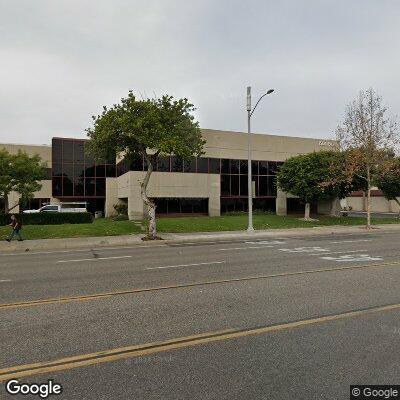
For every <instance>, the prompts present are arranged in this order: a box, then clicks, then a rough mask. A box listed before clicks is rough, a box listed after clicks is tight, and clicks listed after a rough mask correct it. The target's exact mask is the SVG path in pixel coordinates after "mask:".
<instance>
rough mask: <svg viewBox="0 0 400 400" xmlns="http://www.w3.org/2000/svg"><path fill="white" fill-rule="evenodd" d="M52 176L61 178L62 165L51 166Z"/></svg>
mask: <svg viewBox="0 0 400 400" xmlns="http://www.w3.org/2000/svg"><path fill="white" fill-rule="evenodd" d="M52 173H53V176H62V164H59V163H57V164H53V171H52Z"/></svg>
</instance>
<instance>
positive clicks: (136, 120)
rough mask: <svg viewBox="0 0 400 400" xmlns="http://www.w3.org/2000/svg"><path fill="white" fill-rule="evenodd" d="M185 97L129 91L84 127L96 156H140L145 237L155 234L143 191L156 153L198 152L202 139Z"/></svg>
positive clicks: (183, 154) (152, 214) (152, 209)
mask: <svg viewBox="0 0 400 400" xmlns="http://www.w3.org/2000/svg"><path fill="white" fill-rule="evenodd" d="M194 110H195V108H194V106H193V104H191V103H189V101H188V100H187V99H179V100H174V98H173V97H171V96H167V95H165V96H163V97H161V98H158V99H145V100H138V99H136V97H135V96H134V94H133V93H132V92H131V91H130V92H129V93H128V96H127V97H126V98H122V99H121V102H120V103H119V104H114V105H113V106H112V107H111V108H107V107H103V112H102V113H101V115H98V116H94V117H93V126H92V127H91V128H89V129H87V133H88V136H89V139H90V141H89V148H90V151H91V152H92V153H93V154H94V155H95V156H96V158H105V157H109V156H113V155H116V154H122V155H124V156H125V157H128V158H129V157H133V156H135V155H136V156H137V155H139V156H143V157H144V160H145V164H146V168H147V171H146V174H145V177H144V179H143V181H142V182H141V195H142V199H143V201H144V203H145V204H146V206H147V210H148V218H149V224H148V238H149V239H156V238H157V229H156V216H155V210H156V206H155V203H154V200H153V199H151V198H149V197H148V195H147V186H148V183H149V180H150V176H151V173H152V171H153V165H154V164H155V163H156V162H157V158H158V156H161V155H170V154H173V155H175V156H178V157H182V158H183V159H189V158H190V157H193V156H199V155H201V154H202V149H203V146H204V143H205V141H204V140H203V138H202V136H201V132H200V128H199V124H198V122H197V121H195V119H194V117H193V115H192V113H193V111H194Z"/></svg>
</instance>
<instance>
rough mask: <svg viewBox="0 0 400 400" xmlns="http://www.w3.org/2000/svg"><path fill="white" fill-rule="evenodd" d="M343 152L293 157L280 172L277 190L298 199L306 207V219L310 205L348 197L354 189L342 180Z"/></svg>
mask: <svg viewBox="0 0 400 400" xmlns="http://www.w3.org/2000/svg"><path fill="white" fill-rule="evenodd" d="M343 162H344V156H343V154H342V153H339V152H334V151H320V152H314V153H309V154H303V155H299V156H295V157H291V158H289V159H288V160H286V161H285V162H284V164H283V165H282V167H281V168H280V170H279V171H278V175H277V181H278V187H279V188H280V189H282V190H283V191H285V192H287V193H291V194H293V195H295V196H298V197H299V198H300V199H301V200H302V201H303V202H304V203H305V204H306V209H305V216H304V218H305V219H309V210H310V203H311V202H313V201H318V200H328V199H333V198H336V197H338V198H342V197H345V196H346V194H348V193H349V192H350V191H352V190H354V182H353V181H351V180H350V181H346V180H344V179H341V178H340V177H339V175H340V174H341V173H342V168H341V166H342V165H343Z"/></svg>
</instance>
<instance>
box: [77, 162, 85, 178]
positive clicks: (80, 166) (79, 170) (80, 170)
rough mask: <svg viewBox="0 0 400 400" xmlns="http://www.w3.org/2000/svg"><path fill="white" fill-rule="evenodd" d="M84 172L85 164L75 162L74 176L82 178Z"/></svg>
mask: <svg viewBox="0 0 400 400" xmlns="http://www.w3.org/2000/svg"><path fill="white" fill-rule="evenodd" d="M84 174H85V168H84V164H74V178H82V177H83V176H84Z"/></svg>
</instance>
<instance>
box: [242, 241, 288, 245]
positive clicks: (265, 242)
mask: <svg viewBox="0 0 400 400" xmlns="http://www.w3.org/2000/svg"><path fill="white" fill-rule="evenodd" d="M246 244H286V242H284V241H282V240H260V241H259V242H246Z"/></svg>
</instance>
